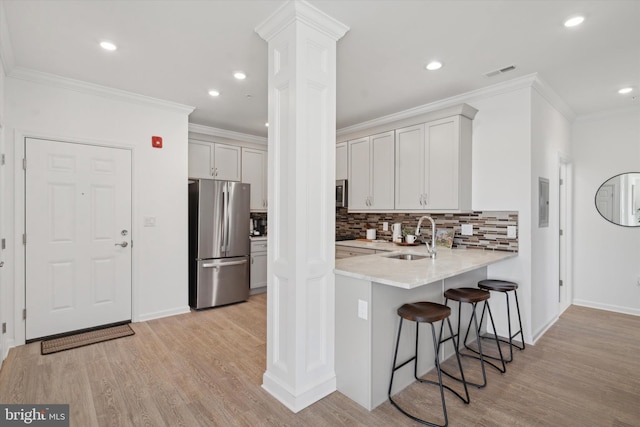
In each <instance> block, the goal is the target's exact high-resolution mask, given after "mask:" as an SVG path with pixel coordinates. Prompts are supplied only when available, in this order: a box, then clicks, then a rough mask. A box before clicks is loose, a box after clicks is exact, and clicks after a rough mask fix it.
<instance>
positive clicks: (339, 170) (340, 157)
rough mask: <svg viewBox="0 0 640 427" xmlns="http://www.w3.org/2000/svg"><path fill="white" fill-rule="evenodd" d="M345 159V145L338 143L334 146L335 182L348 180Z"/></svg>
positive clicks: (344, 143)
mask: <svg viewBox="0 0 640 427" xmlns="http://www.w3.org/2000/svg"><path fill="white" fill-rule="evenodd" d="M347 157H348V156H347V143H346V142H340V143H339V144H336V180H338V179H347V178H348V175H349V172H348V170H349V168H348V163H347Z"/></svg>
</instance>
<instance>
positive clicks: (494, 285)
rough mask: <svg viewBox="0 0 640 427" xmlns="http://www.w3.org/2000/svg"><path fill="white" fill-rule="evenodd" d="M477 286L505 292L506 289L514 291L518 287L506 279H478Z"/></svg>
mask: <svg viewBox="0 0 640 427" xmlns="http://www.w3.org/2000/svg"><path fill="white" fill-rule="evenodd" d="M478 287H479V288H480V289H486V290H488V291H497V292H507V291H515V290H516V289H518V284H517V283H514V282H509V281H507V280H491V279H487V280H480V281H479V282H478Z"/></svg>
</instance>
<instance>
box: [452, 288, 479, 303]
mask: <svg viewBox="0 0 640 427" xmlns="http://www.w3.org/2000/svg"><path fill="white" fill-rule="evenodd" d="M444 297H445V298H448V299H450V300H453V301H460V302H470V303H474V302H480V301H485V300H488V299H489V298H490V297H491V294H490V293H489V292H487V291H484V290H482V289H478V288H453V289H447V290H446V291H445V292H444Z"/></svg>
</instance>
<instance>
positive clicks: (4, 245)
mask: <svg viewBox="0 0 640 427" xmlns="http://www.w3.org/2000/svg"><path fill="white" fill-rule="evenodd" d="M0 249H2V250H5V249H7V239H5V238H4V237H3V238H2V240H0Z"/></svg>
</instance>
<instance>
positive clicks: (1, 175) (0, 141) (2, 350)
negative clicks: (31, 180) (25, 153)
mask: <svg viewBox="0 0 640 427" xmlns="http://www.w3.org/2000/svg"><path fill="white" fill-rule="evenodd" d="M2 13H3V9H2V8H0V20H1V19H2V16H1V14H2ZM0 22H2V21H0ZM4 82H5V75H4V64H3V62H2V59H1V58H0V155H2V153H4V152H5V149H4V147H5V142H4V126H5V124H4V99H5V89H4V86H5V83H4ZM5 169H6V168H5V167H3V166H2V165H0V238H2V237H4V236H5V230H6V228H5V226H4V218H5V212H6V209H7V203H6V202H5V181H6V179H5V172H4V170H5ZM4 252H5V251H3V250H2V249H0V262H2V261H4V259H5V256H4ZM7 268H8V267H7ZM7 268H5V267H3V268H0V324H2V323H3V322H5V321H6V313H7V312H8V310H7V297H6V294H7V292H6V288H7V287H8V286H9V281H8V280H7V278H6V274H5V271H7ZM5 341H6V340H5V334H2V333H1V331H0V366H2V361H3V360H4V359H5V357H6V355H7V352H8V351H9V349H8V347H7V345H6V342H5Z"/></svg>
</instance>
